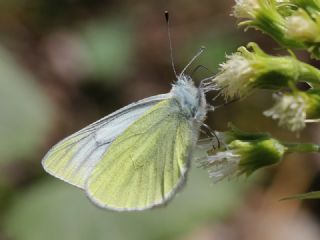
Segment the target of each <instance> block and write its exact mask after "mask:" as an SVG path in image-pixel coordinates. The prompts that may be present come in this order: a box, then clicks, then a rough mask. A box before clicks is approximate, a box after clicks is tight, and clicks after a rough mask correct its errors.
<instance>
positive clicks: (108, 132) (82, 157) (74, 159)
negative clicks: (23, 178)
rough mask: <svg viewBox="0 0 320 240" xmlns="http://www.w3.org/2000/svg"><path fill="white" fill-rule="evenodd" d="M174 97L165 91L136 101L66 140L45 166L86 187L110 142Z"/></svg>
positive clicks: (54, 149) (43, 161)
mask: <svg viewBox="0 0 320 240" xmlns="http://www.w3.org/2000/svg"><path fill="white" fill-rule="evenodd" d="M170 97H171V95H170V94H162V95H157V96H153V97H150V98H146V99H143V100H140V101H138V102H136V103H132V104H130V105H128V106H126V107H124V108H122V109H119V110H118V111H116V112H114V113H112V114H110V115H108V116H106V117H104V118H102V119H100V120H98V121H97V122H95V123H92V124H91V125H89V126H87V127H85V128H83V129H82V130H80V131H78V132H76V133H74V134H72V135H71V136H69V137H67V138H65V139H63V140H62V141H60V142H59V143H57V144H56V145H55V146H54V147H53V148H51V150H50V151H49V152H48V153H47V154H46V156H45V157H44V158H43V160H42V165H43V167H44V169H45V170H46V171H47V172H48V173H50V174H51V175H53V176H55V177H57V178H60V179H62V180H64V181H66V182H68V183H70V184H72V185H75V186H77V187H80V188H84V183H85V181H86V179H87V178H88V176H89V175H90V173H91V171H92V169H93V168H94V167H95V165H96V164H97V163H98V162H99V161H100V160H101V159H102V156H103V155H104V153H105V152H106V151H107V149H108V147H109V145H110V143H111V142H112V141H113V140H114V139H115V138H116V137H117V136H119V135H120V134H121V133H122V132H123V131H125V130H126V128H128V126H130V125H131V124H132V123H133V122H134V121H136V120H137V119H138V118H139V117H141V116H142V115H143V114H144V113H145V112H146V111H148V110H149V109H150V108H152V106H154V105H155V104H157V103H158V102H160V101H162V100H164V99H167V98H170Z"/></svg>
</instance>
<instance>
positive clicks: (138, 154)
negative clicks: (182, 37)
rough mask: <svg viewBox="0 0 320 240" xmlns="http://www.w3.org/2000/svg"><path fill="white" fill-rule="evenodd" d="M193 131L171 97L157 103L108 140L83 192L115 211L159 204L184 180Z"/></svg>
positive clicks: (191, 146)
mask: <svg viewBox="0 0 320 240" xmlns="http://www.w3.org/2000/svg"><path fill="white" fill-rule="evenodd" d="M194 134H195V131H194V128H193V126H192V121H191V120H189V119H187V118H186V117H185V116H184V115H183V114H181V110H180V109H179V103H178V102H177V101H176V100H175V99H168V100H163V101H161V102H159V103H158V104H157V105H155V106H154V107H152V108H151V109H150V110H148V111H147V112H146V113H145V114H144V115H143V116H142V117H141V118H139V119H138V120H137V121H135V122H134V123H133V124H132V125H131V126H129V127H128V128H127V129H126V131H124V132H123V133H122V134H121V135H120V136H119V137H117V138H116V139H115V140H114V141H113V142H112V144H111V145H110V146H109V148H108V151H107V153H106V154H105V155H104V156H103V157H102V159H101V161H99V163H97V165H96V166H95V168H94V169H93V171H92V173H91V175H90V177H89V178H88V181H87V183H86V192H87V194H88V196H89V197H90V199H91V200H92V201H93V202H95V203H96V204H97V205H98V206H101V207H105V208H110V209H113V210H119V211H122V210H143V209H148V208H152V207H154V206H157V205H161V204H164V203H165V202H167V201H168V200H169V199H170V198H171V197H172V196H173V194H174V193H175V191H176V190H177V189H178V188H179V187H180V186H181V185H182V184H183V183H184V181H185V175H186V172H187V169H188V166H189V160H190V158H191V151H192V149H193V147H194V142H195V140H196V137H197V136H194Z"/></svg>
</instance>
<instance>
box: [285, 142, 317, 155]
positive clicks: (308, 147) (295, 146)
mask: <svg viewBox="0 0 320 240" xmlns="http://www.w3.org/2000/svg"><path fill="white" fill-rule="evenodd" d="M283 145H284V146H286V147H287V152H309V153H313V152H320V145H318V144H313V143H284V144H283Z"/></svg>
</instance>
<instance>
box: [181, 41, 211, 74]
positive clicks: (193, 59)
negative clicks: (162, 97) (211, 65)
mask: <svg viewBox="0 0 320 240" xmlns="http://www.w3.org/2000/svg"><path fill="white" fill-rule="evenodd" d="M205 49H206V47H204V46H201V48H200V49H199V51H198V52H197V53H196V55H194V57H193V58H192V59H191V60H190V62H189V63H188V64H187V65H186V66H185V67H184V69H183V70H182V71H181V73H180V76H181V75H182V74H184V72H185V71H186V70H187V69H188V67H190V65H191V64H192V63H193V62H194V61H195V60H196V59H197V58H198V57H199V56H200V55H201V54H202V53H203V51H204V50H205Z"/></svg>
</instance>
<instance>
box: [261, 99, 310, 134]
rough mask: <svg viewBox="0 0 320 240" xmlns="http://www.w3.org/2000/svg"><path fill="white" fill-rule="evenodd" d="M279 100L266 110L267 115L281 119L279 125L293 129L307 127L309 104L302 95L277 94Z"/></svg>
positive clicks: (297, 129)
mask: <svg viewBox="0 0 320 240" xmlns="http://www.w3.org/2000/svg"><path fill="white" fill-rule="evenodd" d="M275 98H276V100H277V102H276V104H275V105H274V106H273V107H272V108H271V109H269V110H267V111H265V112H264V115H265V116H267V117H272V118H273V119H277V120H279V126H282V127H287V128H288V129H289V130H291V131H299V130H301V129H303V128H304V127H305V125H306V124H305V120H306V110H307V104H306V102H305V100H304V98H303V97H302V96H300V95H297V96H294V95H283V96H281V97H279V96H275Z"/></svg>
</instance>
